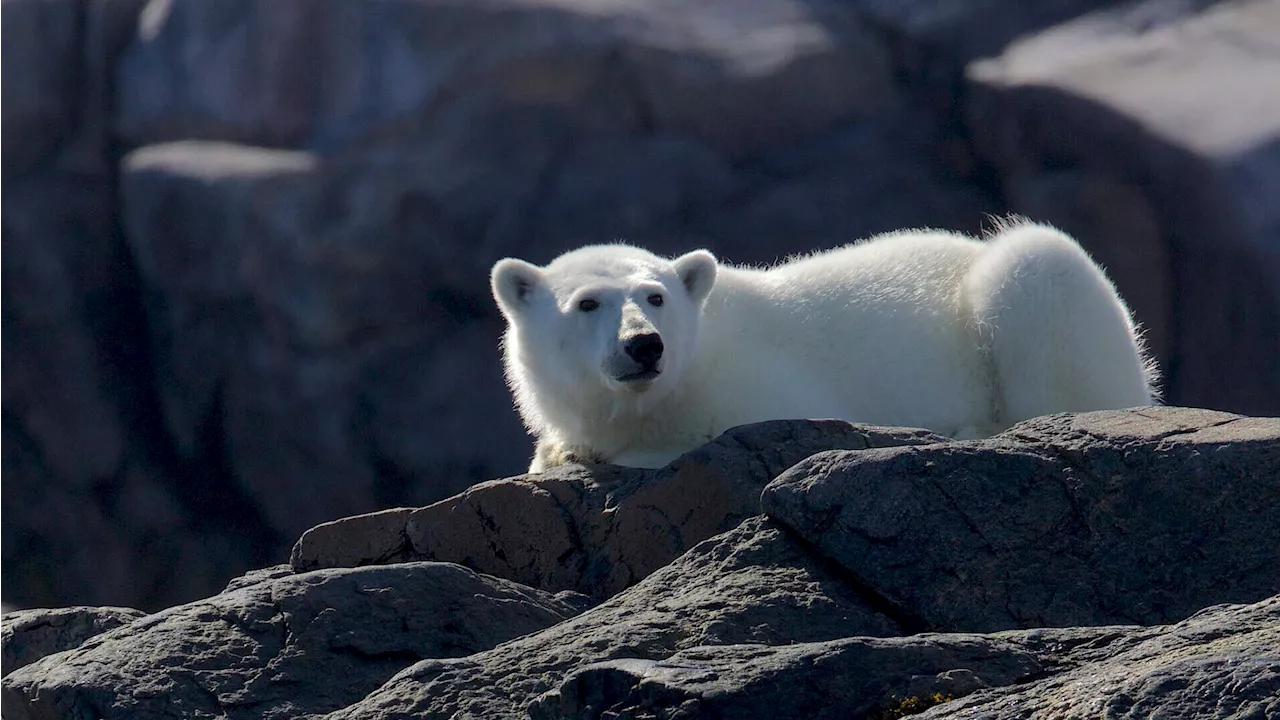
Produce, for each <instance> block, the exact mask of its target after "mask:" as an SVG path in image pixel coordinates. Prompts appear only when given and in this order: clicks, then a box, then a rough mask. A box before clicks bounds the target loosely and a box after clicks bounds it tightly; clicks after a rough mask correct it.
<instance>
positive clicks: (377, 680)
mask: <svg viewBox="0 0 1280 720" xmlns="http://www.w3.org/2000/svg"><path fill="white" fill-rule="evenodd" d="M576 612H578V608H577V607H576V606H575V604H574V603H571V602H565V601H562V600H558V599H556V598H554V597H552V596H550V595H548V594H546V593H542V592H539V591H536V590H532V589H530V588H526V587H522V586H520V585H517V584H515V583H511V582H508V581H505V580H499V579H497V578H492V577H488V576H484V575H480V574H477V573H474V572H472V571H470V570H467V569H465V568H462V567H459V566H457V565H449V564H444V563H409V564H401V565H394V566H388V567H377V568H360V569H345V570H320V571H316V572H313V573H306V574H302V575H288V576H283V577H276V578H272V579H265V580H262V581H260V582H257V583H253V584H251V585H248V586H246V587H243V588H241V589H239V590H232V591H229V592H225V593H222V594H220V595H216V596H214V597H211V598H209V599H207V600H203V601H199V602H195V603H191V604H189V605H181V606H178V607H174V608H170V609H169V610H165V611H163V612H160V613H156V614H154V615H151V616H149V617H147V618H145V619H141V620H136V621H134V622H133V623H132V624H130V625H129V626H128V627H122V628H120V629H119V630H117V631H115V632H108V633H104V634H100V635H96V636H94V637H93V638H91V639H89V640H88V641H87V642H85V643H84V644H82V645H80V646H79V647H78V648H76V649H74V650H70V651H68V652H65V653H62V654H59V655H52V656H48V657H46V658H44V659H43V660H40V661H38V662H36V663H35V664H32V665H28V666H27V667H25V668H23V669H21V670H18V671H16V672H13V673H10V674H8V675H7V676H6V677H5V678H4V681H3V710H4V715H5V717H6V718H62V717H71V716H74V717H82V716H84V717H87V716H92V717H95V718H103V719H110V718H120V719H121V720H124V719H125V718H130V719H134V718H136V719H137V720H146V719H147V718H170V717H174V716H175V715H177V716H182V717H215V716H216V717H225V718H245V719H246V720H247V719H248V718H254V719H255V720H256V719H257V718H278V719H280V720H284V719H286V718H288V719H292V718H303V717H315V716H318V715H321V714H323V713H325V712H328V711H330V710H335V709H338V708H341V707H344V706H346V705H348V704H350V703H353V702H355V701H357V700H359V699H361V698H362V697H364V696H365V695H366V694H367V693H369V692H370V691H372V690H374V689H376V688H377V687H378V686H379V685H381V684H382V683H384V682H385V681H387V680H388V679H390V678H391V677H392V676H393V675H394V674H395V673H396V672H398V671H399V670H401V669H403V668H405V667H407V666H409V665H411V664H412V663H414V662H416V661H418V660H420V659H422V658H428V657H440V658H448V657H459V656H464V655H469V654H472V653H475V652H478V651H481V650H486V649H488V648H491V647H493V646H495V645H498V644H499V643H502V642H504V641H506V640H509V639H511V638H514V637H518V636H521V635H525V634H528V633H531V632H534V631H537V630H541V629H543V628H546V627H548V626H552V625H555V624H556V623H558V622H561V621H563V620H565V619H566V618H568V617H570V616H572V615H574V614H576Z"/></svg>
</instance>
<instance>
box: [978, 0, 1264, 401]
mask: <svg viewBox="0 0 1280 720" xmlns="http://www.w3.org/2000/svg"><path fill="white" fill-rule="evenodd" d="M1206 5H1208V6H1209V7H1207V8H1206V7H1205V6H1206ZM1277 38H1280V10H1277V8H1276V6H1275V4H1274V3H1270V2H1240V3H1221V4H1218V3H1198V2H1197V3H1183V2H1171V1H1168V0H1139V1H1138V2H1127V3H1121V4H1118V5H1114V6H1112V7H1109V8H1107V9H1105V10H1099V11H1097V12H1094V13H1090V14H1087V15H1084V16H1082V17H1080V18H1077V19H1075V20H1072V21H1070V22H1066V23H1062V24H1060V25H1056V26H1054V27H1051V28H1048V29H1045V30H1043V31H1042V32H1038V33H1030V34H1027V35H1026V36H1024V37H1022V38H1019V39H1018V40H1017V41H1016V42H1014V43H1012V44H1011V45H1010V46H1009V47H1008V48H1006V49H1005V50H1004V52H1003V53H1002V54H1000V55H999V56H997V57H993V58H989V59H987V60H983V61H981V62H976V63H974V64H972V65H971V66H970V67H969V69H968V84H967V89H966V93H965V97H966V100H965V107H964V116H965V121H966V123H967V127H968V132H969V135H970V137H971V139H972V146H973V148H974V150H975V152H976V153H977V155H978V156H979V157H980V158H981V159H982V160H983V161H984V162H986V163H988V164H989V165H990V167H992V168H993V170H994V171H995V172H996V173H997V174H998V175H999V179H1000V183H1001V185H1002V187H1003V192H1004V196H1005V200H1006V203H1007V205H1008V207H1009V208H1010V209H1011V210H1013V211H1015V212H1020V213H1025V214H1028V215H1031V216H1033V217H1035V218H1036V219H1038V220H1042V221H1046V222H1052V223H1056V224H1058V225H1060V226H1061V227H1062V228H1063V229H1065V230H1067V231H1068V232H1071V233H1072V234H1074V235H1076V236H1077V237H1079V238H1080V240H1081V242H1082V243H1083V244H1084V246H1085V248H1086V249H1087V250H1089V251H1090V252H1091V253H1093V255H1094V256H1095V258H1096V259H1097V260H1098V261H1099V262H1101V263H1102V264H1103V265H1105V266H1107V267H1108V268H1109V269H1111V270H1112V274H1113V276H1114V278H1115V280H1116V283H1117V286H1118V287H1119V290H1120V292H1121V294H1122V295H1123V296H1124V297H1125V298H1126V299H1128V300H1129V301H1130V303H1131V304H1132V305H1133V308H1134V310H1135V312H1136V314H1137V316H1138V319H1139V320H1140V321H1141V322H1142V323H1143V324H1144V325H1145V326H1146V327H1147V329H1148V340H1149V342H1150V344H1151V345H1152V347H1153V348H1154V349H1155V350H1156V355H1157V357H1158V358H1159V359H1160V360H1161V364H1162V368H1163V370H1164V373H1165V376H1166V380H1165V394H1166V398H1167V399H1168V400H1169V401H1170V402H1173V403H1176V404H1179V405H1191V406H1196V407H1210V408H1217V409H1223V410H1230V411H1232V412H1240V413H1245V414H1250V415H1262V414H1273V415H1274V414H1280V372H1278V371H1277V367H1276V364H1275V362H1274V358H1275V357H1277V355H1280V291H1278V290H1277V288H1280V249H1278V248H1280V244H1277V243H1276V238H1277V237H1280V210H1278V209H1277V207H1276V205H1275V203H1272V202H1269V201H1267V200H1266V199H1265V198H1271V197H1275V196H1276V194H1277V193H1280V171H1277V168H1280V142H1278V141H1277V138H1280V52H1278V51H1280V40H1277Z"/></svg>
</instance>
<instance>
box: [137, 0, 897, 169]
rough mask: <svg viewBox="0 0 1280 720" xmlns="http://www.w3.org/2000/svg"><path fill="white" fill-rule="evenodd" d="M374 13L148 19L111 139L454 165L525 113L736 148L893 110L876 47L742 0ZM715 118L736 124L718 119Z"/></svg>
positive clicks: (821, 16) (339, 8) (809, 8)
mask: <svg viewBox="0 0 1280 720" xmlns="http://www.w3.org/2000/svg"><path fill="white" fill-rule="evenodd" d="M378 10H379V11H378V12H369V10H368V9H367V8H366V7H364V6H360V5H351V4H349V3H344V2H323V3H319V4H317V3H305V4H299V5H291V4H285V5H281V4H280V3H274V2H263V1H261V0H235V1H234V2H225V1H223V0H218V1H216V2H215V1H213V0H204V1H194V2H183V3H164V4H159V5H154V6H152V8H151V9H150V10H149V11H148V12H147V14H146V16H145V17H144V19H143V23H142V30H141V32H140V33H139V37H138V40H137V41H136V42H135V43H134V45H133V46H132V47H131V48H130V50H129V52H128V54H127V55H126V56H125V58H124V59H123V61H122V63H121V74H120V78H121V99H120V103H119V110H118V114H117V127H118V130H119V132H120V133H121V134H122V135H123V136H124V138H125V139H126V142H128V143H129V144H130V145H132V146H135V147H136V146H140V145H144V144H150V143H154V142H162V141H168V140H177V139H184V138H194V139H206V140H233V141H238V142H246V143H250V144H256V145H266V146H277V147H279V146H292V147H322V146H327V147H334V146H337V145H344V146H352V145H355V144H359V143H370V142H372V143H377V142H381V141H383V140H385V139H386V138H389V137H397V138H399V139H403V138H404V137H405V135H406V131H408V133H409V134H410V136H411V137H413V139H414V140H415V141H417V142H424V143H427V144H431V145H437V146H438V147H439V149H440V150H441V151H445V152H449V151H463V152H464V153H466V152H468V151H481V152H482V151H483V145H484V143H482V142H481V143H477V144H475V145H473V146H472V147H471V148H464V147H463V146H462V145H461V144H458V141H459V140H461V139H462V138H460V137H458V136H456V135H455V132H456V131H460V130H462V129H464V128H467V127H470V129H471V130H472V132H475V131H476V130H479V129H481V128H483V127H488V124H489V123H490V122H491V121H492V120H494V119H496V118H497V117H500V116H501V115H502V114H503V113H505V112H507V111H508V110H510V109H512V108H518V107H520V106H524V107H529V108H538V107H541V108H545V109H546V110H548V111H551V112H552V113H554V114H555V115H556V116H558V117H560V118H561V119H562V120H568V119H569V118H570V117H572V116H573V115H575V114H578V115H579V117H577V118H576V119H574V121H573V122H572V124H573V125H577V124H585V125H586V126H587V127H589V128H605V127H607V128H610V129H611V130H613V132H614V133H616V134H625V133H626V132H627V131H629V130H632V129H639V128H642V127H643V128H649V129H652V128H653V127H657V128H660V129H663V130H673V131H679V132H682V133H685V134H689V135H692V136H694V137H697V138H699V139H701V140H703V141H705V142H707V143H709V144H710V145H712V146H713V147H716V148H718V149H721V150H726V151H730V152H741V151H743V150H746V149H749V148H751V147H752V146H759V145H760V144H762V143H775V142H777V141H779V140H780V139H785V138H787V137H796V136H800V135H803V134H805V133H806V132H813V131H815V130H816V131H820V130H822V129H825V128H827V127H831V126H832V125H834V124H836V123H838V122H842V121H844V120H845V119H847V118H849V117H853V116H856V115H857V114H859V113H865V114H870V113H874V112H876V111H877V110H879V109H881V108H883V107H885V106H886V105H888V104H891V103H892V102H893V100H894V98H895V87H894V83H893V79H892V76H891V68H890V66H889V62H888V56H887V52H886V50H885V48H884V47H883V45H882V43H881V42H880V40H879V39H878V38H876V37H874V36H873V35H871V34H870V33H869V32H868V31H867V30H866V29H865V28H863V27H862V25H861V24H860V23H859V22H858V21H857V20H856V18H855V16H853V14H851V13H850V12H848V10H847V9H845V8H843V7H842V6H841V5H840V4H839V3H834V2H832V3H817V4H814V3H805V2H798V1H796V0H757V1H756V2H753V3H752V6H751V12H739V11H738V10H739V8H738V6H737V5H736V4H731V3H695V4H688V3H671V2H668V3H656V4H655V3H648V4H625V3H624V4H615V5H611V6H603V7H602V6H600V5H598V4H595V3H590V2H582V1H581V0H576V1H571V2H560V3H549V2H542V1H539V0H519V1H517V2H511V3H501V4H499V3H471V4H465V5H457V4H450V3H444V2H394V3H388V4H384V5H382V6H380V7H379V8H378ZM355 27H358V28H360V32H358V33H353V32H352V31H351V30H352V28H355ZM423 68H426V69H427V71H426V72H424V71H423ZM460 88H465V92H459V91H458V90H459V89H460ZM726 107H732V108H734V111H735V114H736V115H737V116H738V121H736V122H733V123H725V122H724V121H723V118H724V114H723V111H724V109H725V108H726ZM526 117H528V118H535V117H537V115H536V114H529V115H527V116H526ZM415 126H416V127H417V128H418V129H417V131H416V132H415V131H413V130H412V128H414V127H415ZM482 136H483V135H481V137H482ZM441 141H443V142H441ZM467 144H470V143H467ZM450 145H453V146H454V147H452V148H450V147H449V146H450ZM459 159H461V158H459Z"/></svg>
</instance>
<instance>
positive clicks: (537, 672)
mask: <svg viewBox="0 0 1280 720" xmlns="http://www.w3.org/2000/svg"><path fill="white" fill-rule="evenodd" d="M900 632H901V629H900V627H899V626H898V625H897V624H896V623H895V622H893V621H892V620H890V619H889V618H887V617H885V616H883V615H881V614H880V613H879V612H877V611H876V610H875V609H873V608H871V607H870V606H868V605H867V604H866V603H865V602H864V601H863V600H862V599H861V598H860V597H859V595H858V593H857V592H856V591H854V590H853V589H852V588H850V587H849V586H848V585H847V584H846V583H844V582H843V581H842V580H841V579H839V578H838V577H837V576H835V575H833V574H832V573H831V572H830V567H829V566H828V564H827V563H825V562H824V561H823V560H822V559H821V558H818V557H816V556H814V555H813V554H811V553H810V552H809V551H807V550H806V549H805V548H803V547H802V546H800V545H797V544H796V543H795V542H793V541H792V540H791V539H790V538H789V537H788V536H787V534H786V533H784V532H782V531H781V530H780V529H779V528H778V527H777V526H775V525H773V524H772V523H770V522H768V521H766V520H764V519H763V518H753V519H749V520H747V521H745V522H744V523H743V524H742V525H741V526H739V527H738V528H735V529H733V530H731V531H729V532H728V533H725V534H723V535H719V536H717V537H715V538H712V539H710V540H707V541H705V542H703V543H700V544H699V545H698V546H696V547H694V548H693V549H692V550H690V551H689V552H688V553H686V554H685V555H683V556H682V557H680V558H679V559H678V560H676V561H675V562H673V563H671V564H670V565H668V566H666V567H664V568H662V569H661V570H658V571H657V572H655V573H653V574H652V575H650V576H648V577H647V578H645V579H644V580H643V581H641V582H640V583H639V584H637V585H636V586H635V587H632V588H630V589H629V590H626V591H624V592H622V593H619V594H618V595H617V596H615V597H613V598H612V599H610V600H608V601H606V602H605V603H603V604H601V605H599V606H598V607H596V608H594V609H592V610H589V611H587V612H585V613H583V614H582V615H579V616H577V617H576V618H573V619H572V620H569V621H567V622H564V623H561V624H559V625H556V626H555V627H552V628H549V629H547V630H545V631H542V632H540V633H537V634H535V635H530V636H528V637H524V638H520V639H518V640H514V641H512V642H508V643H505V644H503V645H500V646H498V647H496V648H494V649H492V650H489V651H486V652H483V653H478V654H476V655H472V656H470V657H467V658H460V659H456V660H440V661H426V662H422V663H418V664H416V665H414V666H413V667H411V668H409V669H407V670H405V671H404V672H402V673H400V674H399V675H397V676H396V677H395V678H393V679H392V680H391V681H389V682H388V683H386V684H385V685H383V686H382V687H381V688H379V689H378V690H376V691H375V692H373V693H371V694H370V695H369V696H368V697H366V698H364V699H363V700H361V701H360V702H358V703H355V704H354V705H351V706H349V707H347V708H345V709H343V710H341V711H337V712H334V713H332V714H330V715H329V716H328V717H329V718H330V719H331V720H338V719H340V718H351V719H353V720H354V718H393V717H397V718H405V717H425V718H436V717H439V718H448V717H455V716H457V717H474V718H502V717H516V716H520V715H522V714H523V713H524V708H525V707H526V706H527V705H528V704H529V703H530V702H531V701H533V700H535V699H536V698H537V697H538V696H539V695H541V694H542V693H544V692H546V691H548V690H551V689H553V688H556V687H559V686H560V684H561V682H562V681H563V679H564V677H565V676H566V675H567V674H569V673H571V672H573V671H574V670H577V669H580V668H583V667H586V666H587V665H589V664H591V663H593V662H601V661H607V660H615V659H619V658H632V659H633V661H635V660H659V659H663V658H666V657H668V656H670V655H671V654H672V653H675V652H677V651H679V650H683V649H686V648H693V647H697V646H699V645H706V644H716V645H725V644H729V645H736V644H740V643H767V644H770V645H785V644H788V643H794V642H819V641H824V640H830V639H834V638H840V637H845V636H851V635H861V636H890V635H896V634H899V633H900Z"/></svg>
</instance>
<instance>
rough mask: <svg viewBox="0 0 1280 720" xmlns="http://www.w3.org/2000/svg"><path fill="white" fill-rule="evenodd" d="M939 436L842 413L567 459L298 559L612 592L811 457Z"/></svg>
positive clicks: (358, 526) (359, 527)
mask: <svg viewBox="0 0 1280 720" xmlns="http://www.w3.org/2000/svg"><path fill="white" fill-rule="evenodd" d="M933 442H945V438H942V437H939V436H937V435H933V434H932V433H928V432H926V431H923V430H895V429H885V428H872V427H868V426H859V425H852V424H849V423H844V422H840V421H835V420H819V421H809V420H803V421H774V422H767V423H760V424H757V425H748V426H743V427H740V428H734V429H732V430H730V431H728V432H726V433H725V434H724V435H722V436H720V437H719V438H717V439H716V440H715V441H714V442H712V443H709V444H707V445H705V446H703V447H701V448H699V449H697V450H694V451H691V452H689V453H687V454H685V455H684V456H682V457H681V458H680V459H678V460H676V461H675V462H673V463H672V464H671V465H670V466H668V467H667V468H665V469H662V470H653V471H650V470H638V469H627V468H620V467H613V466H600V467H593V468H586V467H582V466H565V467H563V468H558V469H556V470H554V471H552V472H549V473H545V474H542V475H530V476H523V477H519V478H511V479H507V480H497V481H493V482H488V483H482V484H480V485H476V486H475V487H472V488H470V489H468V490H467V491H465V492H463V493H462V494H460V495H457V496H455V497H453V498H449V499H447V500H443V501H441V502H438V503H436V504H434V505H431V506H428V507H425V508H420V509H417V510H407V509H401V510H390V511H385V512H381V513H375V514H371V515H365V516H360V517H355V518H348V519H345V520H340V521H337V522H333V523H326V524H324V525H321V526H318V527H316V528H313V529H311V530H309V531H308V532H307V533H305V534H304V535H303V536H302V538H301V539H300V540H299V541H298V544H297V545H296V546H295V547H294V550H293V556H292V559H291V563H292V565H293V567H294V569H295V570H298V571H304V570H310V569H314V568H317V567H332V566H342V567H345V566H355V565H364V564H369V563H376V562H387V561H388V560H396V559H406V558H416V559H430V560H441V561H447V562H457V563H461V564H463V565H466V566H468V567H472V568H475V569H476V570H479V571H480V572H486V573H489V574H492V575H496V576H498V577H505V578H508V579H511V580H514V581H516V582H520V583H523V584H526V585H530V586H532V587H537V588H541V589H544V590H552V591H554V590H575V591H578V592H582V593H585V594H587V595H590V596H593V597H597V598H607V597H610V596H612V595H614V594H615V593H617V592H619V591H621V590H622V589H624V588H626V587H628V586H630V585H633V584H635V583H636V582H637V581H639V580H641V579H642V578H644V577H645V576H647V575H648V574H649V573H651V572H653V571H654V570H656V569H658V568H660V567H662V566H663V565H665V564H667V563H668V562H670V561H671V560H673V559H675V558H676V557H679V556H680V555H681V554H683V553H684V552H685V551H686V550H688V549H689V548H691V547H693V546H694V545H695V544H697V543H699V542H701V541H703V540H705V539H706V538H709V537H711V536H713V535H716V534H718V533H721V532H725V531H727V530H729V529H731V528H733V527H734V526H736V525H737V524H738V523H740V522H742V520H744V519H746V518H748V517H751V516H753V515H756V514H758V513H759V495H760V491H761V489H762V488H763V487H764V486H765V485H766V484H767V483H768V482H769V480H771V479H772V478H774V477H776V476H777V475H778V474H779V473H781V472H782V471H783V470H786V469H787V468H788V467H790V466H792V465H793V464H795V463H796V462H799V461H800V460H802V459H803V458H805V457H808V456H809V455H812V454H813V453H816V452H820V451H822V450H830V449H836V448H843V449H849V450H858V449H862V448H873V447H886V446H894V445H918V444H922V443H933Z"/></svg>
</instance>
